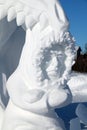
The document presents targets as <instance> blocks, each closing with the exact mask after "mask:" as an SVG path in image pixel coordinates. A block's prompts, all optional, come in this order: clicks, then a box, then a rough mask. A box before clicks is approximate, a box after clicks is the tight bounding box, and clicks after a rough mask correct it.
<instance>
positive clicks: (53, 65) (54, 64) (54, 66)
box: [47, 56, 58, 71]
mask: <svg viewBox="0 0 87 130" xmlns="http://www.w3.org/2000/svg"><path fill="white" fill-rule="evenodd" d="M57 67H58V60H57V57H55V56H54V57H53V58H52V60H51V62H50V64H49V67H48V68H47V71H52V70H55V69H57Z"/></svg>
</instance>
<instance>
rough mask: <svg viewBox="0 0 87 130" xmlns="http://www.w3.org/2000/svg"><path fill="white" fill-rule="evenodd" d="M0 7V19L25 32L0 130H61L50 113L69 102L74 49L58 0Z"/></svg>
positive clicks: (18, 1) (27, 0)
mask: <svg viewBox="0 0 87 130" xmlns="http://www.w3.org/2000/svg"><path fill="white" fill-rule="evenodd" d="M0 4H1V5H0V6H1V11H0V19H2V18H4V17H5V16H7V21H8V22H10V21H12V20H13V19H14V18H16V22H17V26H20V25H21V26H22V27H23V29H24V30H25V31H26V38H25V44H24V46H23V50H22V53H21V57H20V61H19V64H18V67H17V68H16V70H15V71H14V73H12V74H11V76H10V77H9V79H8V81H7V85H6V86H7V90H8V94H9V96H10V99H9V102H8V105H7V107H6V109H5V112H3V115H4V116H3V117H4V118H3V120H2V124H1V125H2V126H1V130H35V129H36V128H37V130H65V127H64V123H63V121H62V120H61V119H60V118H59V117H57V116H56V114H55V112H54V111H53V110H54V109H55V108H61V107H63V106H66V105H68V104H69V103H71V102H72V94H71V92H70V89H69V88H68V86H67V81H68V79H69V73H70V71H71V66H72V64H73V61H74V56H75V47H74V40H73V38H72V36H71V35H70V33H69V32H68V21H67V19H66V16H65V14H64V11H63V9H62V7H61V5H60V3H59V1H58V2H57V1H56V0H51V1H49V0H43V1H40V0H39V1H36V0H32V1H30V0H25V1H22V0H16V1H13V0H11V1H5V0H4V1H1V0H0ZM15 28H16V26H14V28H12V30H15ZM11 32H12V31H11ZM9 34H11V33H9Z"/></svg>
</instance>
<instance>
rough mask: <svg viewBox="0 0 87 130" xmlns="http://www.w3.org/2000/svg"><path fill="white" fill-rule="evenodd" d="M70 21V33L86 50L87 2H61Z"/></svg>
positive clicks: (78, 0)
mask: <svg viewBox="0 0 87 130" xmlns="http://www.w3.org/2000/svg"><path fill="white" fill-rule="evenodd" d="M60 2H61V4H62V6H63V8H64V11H65V13H66V15H67V17H68V19H69V21H70V32H71V33H72V35H73V36H74V37H75V40H76V44H77V45H79V46H81V48H82V50H84V46H85V43H87V0H60Z"/></svg>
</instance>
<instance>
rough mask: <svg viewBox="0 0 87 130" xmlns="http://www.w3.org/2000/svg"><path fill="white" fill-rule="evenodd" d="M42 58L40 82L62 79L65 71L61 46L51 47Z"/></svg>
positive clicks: (64, 56) (64, 57)
mask: <svg viewBox="0 0 87 130" xmlns="http://www.w3.org/2000/svg"><path fill="white" fill-rule="evenodd" d="M43 56H44V58H43V59H42V61H41V65H40V68H41V70H42V75H43V76H42V80H45V79H47V80H54V79H57V80H58V79H59V78H60V77H62V75H63V73H64V71H65V64H64V62H65V60H66V55H65V53H64V48H63V46H62V45H53V46H52V48H50V49H46V50H45V52H44V53H43Z"/></svg>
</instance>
